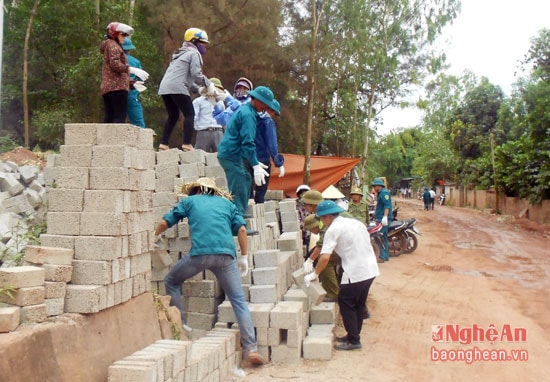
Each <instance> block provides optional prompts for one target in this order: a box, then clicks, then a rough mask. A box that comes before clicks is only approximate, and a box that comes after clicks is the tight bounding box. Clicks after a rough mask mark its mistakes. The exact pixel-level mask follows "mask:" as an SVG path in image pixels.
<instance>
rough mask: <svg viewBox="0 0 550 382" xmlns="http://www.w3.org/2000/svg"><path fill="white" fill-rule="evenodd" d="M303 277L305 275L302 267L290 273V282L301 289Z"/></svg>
mask: <svg viewBox="0 0 550 382" xmlns="http://www.w3.org/2000/svg"><path fill="white" fill-rule="evenodd" d="M305 275H306V272H304V268H303V267H300V268H298V269H297V270H295V271H294V272H292V280H293V281H294V284H296V286H299V287H301V286H302V285H303V284H304V276H305Z"/></svg>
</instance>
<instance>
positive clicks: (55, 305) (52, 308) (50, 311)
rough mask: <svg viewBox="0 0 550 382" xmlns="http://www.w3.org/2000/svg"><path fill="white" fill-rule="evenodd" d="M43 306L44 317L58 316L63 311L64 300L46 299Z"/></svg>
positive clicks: (62, 298) (61, 298)
mask: <svg viewBox="0 0 550 382" xmlns="http://www.w3.org/2000/svg"><path fill="white" fill-rule="evenodd" d="M44 305H46V315H47V316H48V317H52V316H59V315H61V314H63V312H64V310H65V298H64V297H60V298H47V299H45V300H44Z"/></svg>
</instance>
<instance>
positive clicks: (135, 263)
mask: <svg viewBox="0 0 550 382" xmlns="http://www.w3.org/2000/svg"><path fill="white" fill-rule="evenodd" d="M150 270H151V253H150V252H145V253H141V254H139V255H134V256H131V257H130V275H131V276H135V275H138V274H141V273H144V272H148V271H150Z"/></svg>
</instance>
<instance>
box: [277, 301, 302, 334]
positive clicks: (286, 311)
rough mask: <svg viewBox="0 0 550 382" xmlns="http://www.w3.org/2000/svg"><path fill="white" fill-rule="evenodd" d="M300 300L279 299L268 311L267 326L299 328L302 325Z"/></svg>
mask: <svg viewBox="0 0 550 382" xmlns="http://www.w3.org/2000/svg"><path fill="white" fill-rule="evenodd" d="M302 312H303V307H302V303H301V302H296V301H281V302H279V303H278V304H277V305H275V307H274V308H273V309H272V310H271V312H270V313H269V326H270V327H272V328H279V329H299V328H301V326H302Z"/></svg>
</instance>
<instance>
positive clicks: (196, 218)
mask: <svg viewBox="0 0 550 382" xmlns="http://www.w3.org/2000/svg"><path fill="white" fill-rule="evenodd" d="M184 218H187V220H188V222H189V229H190V232H191V250H190V251H189V255H190V256H199V255H219V254H225V255H231V256H233V257H236V254H237V253H236V247H235V240H234V239H233V236H236V235H237V233H238V231H239V228H241V226H246V223H245V221H244V218H243V217H242V215H241V214H240V213H239V212H238V211H237V207H235V204H234V203H233V202H231V201H230V200H228V199H225V198H222V197H220V196H214V195H202V194H201V195H192V196H188V197H186V198H183V199H182V200H181V201H180V202H179V203H178V204H177V205H176V206H175V207H174V208H172V210H171V211H170V212H168V213H167V214H166V215H164V217H163V219H164V220H166V222H167V223H168V227H172V226H173V225H174V224H176V223H178V222H179V221H181V220H182V219H184Z"/></svg>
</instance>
